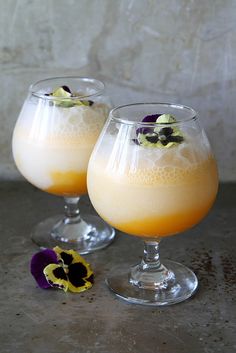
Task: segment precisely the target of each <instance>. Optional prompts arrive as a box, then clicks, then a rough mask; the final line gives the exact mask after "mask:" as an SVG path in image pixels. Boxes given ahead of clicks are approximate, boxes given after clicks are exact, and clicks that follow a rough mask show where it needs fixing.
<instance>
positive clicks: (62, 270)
mask: <svg viewBox="0 0 236 353" xmlns="http://www.w3.org/2000/svg"><path fill="white" fill-rule="evenodd" d="M30 270H31V274H32V275H33V277H34V278H35V280H36V282H37V284H38V285H39V287H40V288H50V287H56V288H59V289H63V290H64V291H65V292H66V291H68V290H69V291H71V292H74V293H80V292H83V291H85V290H87V289H89V288H91V287H92V285H93V279H94V275H93V271H92V269H91V267H90V265H89V264H88V263H87V262H86V261H85V259H84V258H83V257H82V256H80V255H79V254H78V253H77V252H76V251H75V250H63V249H61V248H60V247H59V246H56V247H55V248H53V249H45V250H42V251H39V252H38V253H36V254H34V255H33V257H32V259H31V264H30Z"/></svg>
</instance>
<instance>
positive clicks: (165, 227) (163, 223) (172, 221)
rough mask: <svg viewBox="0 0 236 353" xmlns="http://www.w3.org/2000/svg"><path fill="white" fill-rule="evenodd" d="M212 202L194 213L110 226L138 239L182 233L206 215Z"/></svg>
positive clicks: (187, 212) (136, 220)
mask: <svg viewBox="0 0 236 353" xmlns="http://www.w3.org/2000/svg"><path fill="white" fill-rule="evenodd" d="M213 201H214V200H212V202H211V204H210V205H204V206H203V207H202V208H201V209H198V210H194V211H193V210H191V211H188V210H186V212H183V213H176V214H172V215H171V214H169V215H166V216H161V217H160V216H158V215H157V216H156V217H150V218H148V217H147V218H143V219H135V220H133V221H130V222H127V223H119V224H112V226H113V227H115V228H117V229H119V230H121V231H122V232H124V233H128V234H131V235H137V236H140V237H148V238H150V237H151V238H155V237H166V236H170V235H174V234H177V233H180V232H183V231H185V230H187V229H189V228H191V227H193V226H194V225H196V224H198V223H199V221H200V220H201V219H202V218H204V216H205V215H206V214H207V213H208V211H209V209H210V207H211V205H212V203H213Z"/></svg>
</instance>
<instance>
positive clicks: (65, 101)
mask: <svg viewBox="0 0 236 353" xmlns="http://www.w3.org/2000/svg"><path fill="white" fill-rule="evenodd" d="M45 95H46V96H52V97H55V98H56V99H55V100H54V104H55V105H57V106H60V107H63V108H71V107H74V106H80V105H84V106H91V105H93V101H91V100H81V99H79V98H78V99H75V98H76V97H81V94H79V93H77V92H75V93H73V92H71V90H70V88H69V87H68V86H65V85H64V86H61V87H58V88H56V89H55V90H54V91H53V92H51V93H46V94H45ZM70 98H72V99H70Z"/></svg>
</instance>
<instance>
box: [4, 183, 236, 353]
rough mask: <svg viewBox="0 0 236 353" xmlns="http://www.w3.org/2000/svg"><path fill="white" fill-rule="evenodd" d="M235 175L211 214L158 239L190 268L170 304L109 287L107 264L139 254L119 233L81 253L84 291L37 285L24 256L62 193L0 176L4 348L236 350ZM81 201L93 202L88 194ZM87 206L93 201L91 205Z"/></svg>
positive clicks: (109, 352)
mask: <svg viewBox="0 0 236 353" xmlns="http://www.w3.org/2000/svg"><path fill="white" fill-rule="evenodd" d="M235 201H236V184H231V185H230V184H229V185H222V186H221V189H220V192H219V197H218V200H217V202H216V204H215V206H214V208H213V210H212V211H211V213H210V214H209V216H208V217H207V218H206V219H205V220H204V221H203V222H202V223H201V224H200V225H198V226H197V227H196V228H194V229H192V230H190V231H188V232H186V233H185V234H182V235H178V236H175V237H172V238H169V239H166V240H165V241H163V244H162V247H161V252H162V257H166V258H171V259H173V260H176V261H179V262H182V263H184V264H186V265H188V266H189V267H191V268H192V269H193V270H194V271H195V272H196V273H197V275H198V278H199V281H200V287H199V291H198V292H197V293H196V295H195V296H194V297H193V298H192V299H190V300H188V301H186V302H183V303H181V304H177V305H175V306H170V307H166V308H154V307H145V306H139V305H132V304H127V303H126V302H124V301H121V300H119V299H117V298H116V297H115V296H114V295H113V294H112V293H111V292H110V291H109V290H108V289H107V288H106V286H105V284H104V278H105V277H106V275H107V274H108V273H109V271H110V270H111V269H113V271H114V270H115V269H116V270H117V269H118V268H119V267H120V266H121V265H123V266H125V267H127V266H129V265H130V264H134V263H136V262H137V261H138V259H139V257H140V256H141V253H142V242H141V241H140V240H139V239H136V238H134V237H129V236H127V235H124V234H120V233H119V234H117V238H116V240H115V242H114V243H113V244H112V245H110V247H108V248H107V249H105V250H103V251H100V252H97V253H95V254H92V255H87V257H86V258H87V260H88V261H89V262H90V263H91V265H92V266H93V268H94V270H95V284H94V287H93V288H92V289H91V290H89V291H87V292H85V293H83V294H76V295H74V294H71V293H68V294H65V293H64V292H63V291H60V290H42V289H39V288H37V286H36V284H35V282H34V279H33V278H32V277H31V275H30V273H29V269H28V267H29V261H30V258H31V256H32V254H33V253H34V252H36V251H37V249H36V247H35V246H34V244H32V242H31V240H30V231H31V229H32V227H33V225H34V224H36V223H37V222H38V221H39V220H41V219H43V218H45V217H47V216H49V215H52V214H55V213H56V212H58V211H60V210H61V207H62V200H60V199H59V198H56V197H52V196H49V195H46V193H43V192H40V191H38V190H36V189H34V188H33V187H32V186H30V185H29V184H26V183H21V182H2V183H0V210H1V211H0V237H1V256H0V262H1V265H0V281H1V283H0V352H1V353H13V352H14V353H25V352H27V353H28V352H30V353H42V352H44V353H68V352H69V353H96V352H101V353H128V352H132V353H190V352H191V353H217V352H219V353H232V352H234V351H235V350H236V338H235V325H236V322H235V310H236V305H235V297H236V296H235V294H236V293H235V290H236V257H235V245H236V244H235V242H236V238H235V232H236V221H235V212H236V206H235V205H236V202H235ZM81 209H82V210H85V209H90V210H91V206H90V205H89V202H88V199H87V198H86V197H85V198H83V199H82V200H81ZM91 212H92V210H91Z"/></svg>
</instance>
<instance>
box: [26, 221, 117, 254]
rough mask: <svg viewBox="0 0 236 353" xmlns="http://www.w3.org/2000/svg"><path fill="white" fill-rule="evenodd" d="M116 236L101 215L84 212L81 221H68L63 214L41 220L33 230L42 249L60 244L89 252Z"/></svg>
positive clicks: (103, 246)
mask: <svg viewBox="0 0 236 353" xmlns="http://www.w3.org/2000/svg"><path fill="white" fill-rule="evenodd" d="M114 237H115V230H114V229H113V228H112V227H110V226H109V225H108V224H107V223H105V222H104V221H103V220H102V219H101V218H100V217H98V216H95V215H90V214H83V219H81V220H80V222H75V223H73V222H71V223H67V222H66V218H65V217H64V218H63V215H57V216H53V217H50V218H47V219H46V220H44V221H42V222H40V223H39V224H38V225H37V226H36V227H35V228H34V229H33V231H32V235H31V238H32V240H33V242H34V243H36V244H37V245H38V246H39V247H40V248H41V249H45V248H53V247H55V246H60V247H62V248H63V249H74V250H77V251H78V252H79V253H80V254H89V253H91V252H94V251H96V250H100V249H103V248H105V247H106V246H108V245H109V244H110V243H111V242H112V241H113V239H114Z"/></svg>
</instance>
